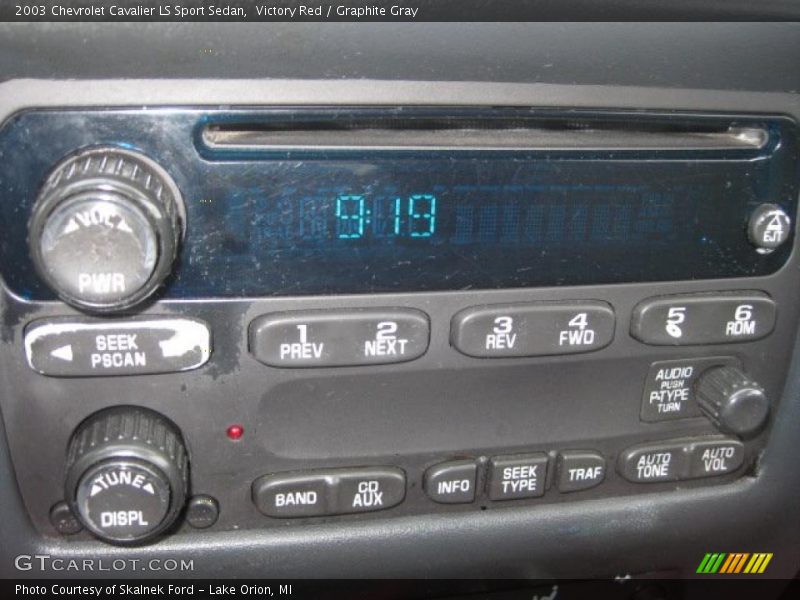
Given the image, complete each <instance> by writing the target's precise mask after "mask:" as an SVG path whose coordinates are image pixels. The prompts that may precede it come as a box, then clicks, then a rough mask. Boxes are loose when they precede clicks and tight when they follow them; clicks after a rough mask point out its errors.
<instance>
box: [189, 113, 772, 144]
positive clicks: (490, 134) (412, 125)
mask: <svg viewBox="0 0 800 600" xmlns="http://www.w3.org/2000/svg"><path fill="white" fill-rule="evenodd" d="M768 139H769V134H768V132H767V131H766V130H765V129H763V128H759V127H726V128H723V129H717V130H713V129H705V130H704V129H686V130H681V129H674V128H665V127H660V128H655V127H650V128H648V127H642V128H636V129H631V128H626V127H609V124H608V123H575V122H563V123H561V124H555V125H554V124H552V123H551V124H547V123H545V124H542V123H540V122H536V123H534V124H533V125H532V126H526V124H525V122H524V121H523V122H520V121H519V120H497V121H495V120H491V119H489V120H483V121H476V120H474V119H473V120H469V121H464V120H458V119H456V120H455V121H453V120H446V119H423V120H408V119H403V120H398V121H392V119H391V118H389V119H388V120H387V121H380V120H376V119H369V120H359V119H356V120H353V119H346V120H344V121H342V122H340V121H338V120H336V119H329V120H319V121H300V122H294V121H278V122H261V123H235V124H228V123H213V124H207V125H205V126H204V128H203V130H202V143H203V145H204V146H205V147H206V148H207V149H209V150H213V151H226V150H230V151H257V152H264V151H267V152H269V151H278V152H291V151H319V150H321V151H327V150H359V151H363V150H367V151H414V150H423V151H431V150H433V151H503V150H511V151H520V150H523V151H524V150H532V151H542V150H584V151H587V150H588V151H604V150H614V151H619V150H634V151H641V150H647V151H671V150H672V151H687V150H688V151H691V150H703V151H709V150H710V151H736V150H748V151H753V150H758V149H761V148H763V147H764V146H765V145H766V144H767V141H768Z"/></svg>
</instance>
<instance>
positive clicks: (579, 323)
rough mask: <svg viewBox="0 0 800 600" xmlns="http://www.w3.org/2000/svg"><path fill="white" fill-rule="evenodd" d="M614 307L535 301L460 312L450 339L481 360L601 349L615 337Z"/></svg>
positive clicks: (602, 304)
mask: <svg viewBox="0 0 800 600" xmlns="http://www.w3.org/2000/svg"><path fill="white" fill-rule="evenodd" d="M614 323H615V319H614V311H613V309H612V308H611V306H610V305H608V304H606V303H605V302H599V301H593V300H586V301H574V302H532V303H525V304H505V305H489V306H480V307H475V308H468V309H466V310H463V311H461V312H460V313H458V314H457V315H456V316H455V317H453V321H452V323H451V325H450V342H451V343H452V345H453V346H454V347H455V348H456V349H457V350H458V351H459V352H461V353H462V354H466V355H468V356H475V357H479V358H502V357H517V356H548V355H556V354H576V353H579V352H591V351H593V350H599V349H600V348H604V347H606V346H608V345H609V344H610V343H611V340H612V339H613V338H614Z"/></svg>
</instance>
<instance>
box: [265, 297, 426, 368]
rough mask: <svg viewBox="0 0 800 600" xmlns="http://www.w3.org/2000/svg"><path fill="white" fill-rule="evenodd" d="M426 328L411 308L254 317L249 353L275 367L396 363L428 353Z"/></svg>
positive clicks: (415, 311) (291, 313)
mask: <svg viewBox="0 0 800 600" xmlns="http://www.w3.org/2000/svg"><path fill="white" fill-rule="evenodd" d="M429 334H430V325H429V323H428V317H427V315H425V314H424V313H422V312H420V311H418V310H413V309H358V310H343V311H302V312H301V311H297V312H285V313H274V314H269V315H264V316H262V317H258V318H257V319H255V320H254V321H253V322H252V323H251V324H250V351H251V352H252V353H253V355H254V356H255V357H256V359H258V360H259V361H261V362H262V363H264V364H267V365H271V366H274V367H339V366H356V365H371V364H385V363H398V362H405V361H409V360H413V359H415V358H418V357H419V356H422V355H423V354H424V353H425V351H426V350H427V349H428V339H429Z"/></svg>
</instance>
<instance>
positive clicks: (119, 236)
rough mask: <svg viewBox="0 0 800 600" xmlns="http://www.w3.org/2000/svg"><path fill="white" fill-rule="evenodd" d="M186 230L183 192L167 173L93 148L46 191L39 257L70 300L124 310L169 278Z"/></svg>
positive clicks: (65, 164)
mask: <svg viewBox="0 0 800 600" xmlns="http://www.w3.org/2000/svg"><path fill="white" fill-rule="evenodd" d="M184 223H185V212H184V207H183V202H182V200H181V197H180V192H179V191H178V188H177V186H176V185H175V183H174V182H173V181H172V179H171V178H170V176H169V175H168V174H167V173H166V172H165V171H164V170H163V169H162V168H161V167H160V166H158V165H157V164H156V163H155V162H153V161H152V160H150V159H149V158H147V157H146V156H143V155H142V154H139V153H137V152H131V151H129V150H124V149H122V148H113V147H102V148H91V149H88V150H83V151H81V152H78V153H77V154H74V155H72V156H71V157H68V158H67V159H65V160H64V161H62V162H61V163H60V164H59V165H57V166H56V168H55V169H54V170H53V172H52V173H51V174H50V176H49V177H48V178H47V180H46V181H45V183H44V185H43V186H42V189H41V191H40V193H39V197H38V198H37V200H36V203H35V205H34V207H33V212H32V216H31V220H30V224H29V244H30V250H31V257H32V259H33V263H34V265H35V266H36V269H37V271H38V272H39V275H40V276H41V277H42V279H44V281H45V282H47V283H48V285H50V287H52V288H53V289H54V290H55V291H56V292H57V293H58V295H59V296H60V297H61V298H62V299H63V300H64V301H66V302H68V303H70V304H72V305H73V306H76V307H78V308H82V309H87V310H92V311H98V312H102V311H106V312H107V311H113V310H122V309H126V308H130V307H132V306H134V305H136V304H138V303H140V302H142V301H143V300H144V299H146V298H147V297H148V296H150V295H151V294H152V293H153V292H154V291H155V290H156V289H157V288H158V286H159V285H160V284H161V283H162V282H163V281H164V279H165V278H166V277H167V275H169V272H170V270H171V267H172V263H173V262H174V260H175V257H176V255H177V251H178V246H179V244H180V240H181V236H182V232H183V227H184Z"/></svg>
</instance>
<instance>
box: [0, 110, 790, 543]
mask: <svg viewBox="0 0 800 600" xmlns="http://www.w3.org/2000/svg"><path fill="white" fill-rule="evenodd" d="M797 135H798V134H797V127H796V124H795V122H794V121H792V120H791V119H789V118H788V117H783V116H780V115H745V114H739V115H731V114H728V115H710V114H705V115H698V114H682V113H678V112H675V113H656V112H615V111H608V110H607V111H588V110H566V109H564V110H537V109H523V108H499V107H450V108H447V107H436V108H430V107H424V106H415V107H401V108H391V107H349V108H347V107H339V108H326V107H291V106H284V107H276V106H272V107H261V108H247V107H245V108H231V107H211V108H208V107H171V108H125V107H117V108H105V109H100V108H97V109H80V108H71V109H65V108H53V109H46V110H45V109H31V110H26V111H23V112H20V113H17V114H16V115H13V116H12V117H10V118H9V120H7V121H6V122H5V123H4V124H3V125H2V128H0V156H2V159H3V160H2V161H0V228H1V229H2V231H3V236H2V238H0V271H1V272H2V279H3V280H2V283H3V287H2V290H1V291H2V296H0V302H2V303H3V304H4V306H5V308H4V319H3V323H2V337H3V340H4V342H5V343H4V344H0V353H3V354H4V356H5V357H6V361H5V363H4V364H5V365H7V369H6V370H5V371H4V373H3V377H4V378H5V380H4V381H0V384H2V389H0V391H2V393H0V405H2V412H3V420H4V422H5V424H6V428H7V436H8V440H9V445H10V448H11V453H12V458H13V461H14V466H15V469H16V470H17V479H18V482H19V485H20V490H21V492H22V496H23V499H24V501H25V504H26V507H27V509H28V511H29V513H30V515H31V518H32V521H33V522H34V523H35V525H36V526H37V527H38V529H39V530H40V531H42V532H43V533H45V534H48V535H51V536H56V535H61V536H65V538H66V539H68V540H75V541H78V542H80V541H88V539H89V538H90V537H91V536H94V537H96V538H100V539H102V540H105V541H107V542H111V543H116V544H142V543H145V542H148V541H151V540H154V539H156V538H158V537H160V536H163V535H169V534H172V533H175V532H179V533H181V534H186V535H198V534H197V532H196V530H205V529H209V530H211V531H228V532H232V531H241V530H260V529H265V530H269V529H273V530H275V529H280V528H282V527H284V526H285V525H286V524H287V523H289V522H291V523H292V526H303V525H305V524H310V523H318V522H320V521H325V520H329V519H332V520H338V521H341V522H342V523H345V524H352V525H356V524H358V523H362V519H367V518H379V517H380V516H383V517H384V518H391V517H393V516H418V515H422V514H437V515H438V514H442V515H443V518H453V519H454V521H453V523H456V524H457V523H458V521H457V515H458V514H459V513H460V514H462V515H463V514H464V513H469V512H470V511H474V512H478V511H480V510H487V511H491V510H495V509H502V508H512V509H513V508H515V507H516V508H517V509H519V510H520V511H521V512H520V514H523V512H524V511H526V510H528V511H531V512H524V514H525V515H528V516H529V517H530V518H531V519H535V518H536V515H537V514H538V513H536V512H535V511H536V510H538V506H539V505H546V504H553V503H561V502H573V501H581V500H588V501H591V500H604V499H608V498H612V497H613V498H618V497H625V496H631V495H635V494H644V493H648V492H656V493H659V494H662V493H664V494H673V493H674V494H677V493H685V492H686V491H687V490H691V489H692V488H695V487H700V486H707V485H712V484H719V485H731V486H733V485H740V486H744V485H745V482H743V481H742V480H743V479H746V478H749V477H760V476H761V473H760V467H759V457H760V455H761V453H762V451H763V449H764V448H765V446H766V441H767V438H768V436H769V434H770V431H771V424H772V423H773V420H774V419H775V415H776V414H777V411H776V408H777V406H776V404H777V399H778V398H779V397H780V395H781V390H782V389H783V385H784V383H785V378H786V372H787V367H788V361H789V355H790V350H789V349H790V348H791V346H792V344H793V343H794V340H795V336H796V333H797V323H798V314H799V311H800V306H798V304H797V301H796V299H797V295H798V293H799V292H800V279H798V277H797V268H798V260H799V259H798V253H797V252H796V251H795V250H796V247H797V243H798V240H797V239H796V236H795V234H794V231H795V223H796V217H797V209H798V207H797V202H798V175H799V174H800V169H799V168H798V166H799V165H800V156H799V154H798V152H799V150H798V139H797ZM76 309H77V310H76ZM65 457H66V458H65ZM366 513H378V514H376V515H368V514H366ZM473 516H475V515H473ZM287 520H291V521H287Z"/></svg>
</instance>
